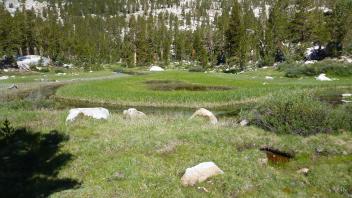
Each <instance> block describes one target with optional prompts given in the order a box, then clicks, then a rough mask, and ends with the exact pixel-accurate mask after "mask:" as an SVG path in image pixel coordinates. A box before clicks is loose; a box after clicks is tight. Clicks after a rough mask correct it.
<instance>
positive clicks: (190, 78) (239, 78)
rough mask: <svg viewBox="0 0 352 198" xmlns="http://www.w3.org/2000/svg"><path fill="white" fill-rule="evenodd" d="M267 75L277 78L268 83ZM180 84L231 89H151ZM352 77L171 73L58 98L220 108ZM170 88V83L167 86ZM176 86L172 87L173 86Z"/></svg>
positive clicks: (91, 86) (76, 89)
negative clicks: (153, 85) (158, 84)
mask: <svg viewBox="0 0 352 198" xmlns="http://www.w3.org/2000/svg"><path fill="white" fill-rule="evenodd" d="M266 76H271V77H274V80H267V79H266ZM153 80H154V81H164V82H165V81H171V83H172V81H174V83H175V81H176V83H177V81H179V82H182V83H187V84H189V85H203V86H219V87H221V86H222V87H226V88H229V90H205V91H189V90H187V89H186V88H185V89H180V90H176V91H175V90H167V91H165V90H161V91H160V90H154V89H152V88H150V87H148V82H150V81H153ZM351 82H352V80H351V78H348V77H347V78H346V77H345V78H340V79H339V80H338V81H332V82H319V81H316V80H315V79H314V77H304V78H303V77H302V78H299V79H290V78H285V77H283V74H282V73H281V72H278V71H274V70H272V69H261V70H259V71H253V72H247V73H244V74H238V75H233V74H219V73H190V72H180V71H170V72H165V73H153V74H149V75H138V76H132V77H125V78H119V79H113V80H106V81H100V82H86V83H81V84H73V85H69V86H65V87H62V88H60V89H59V90H58V91H57V94H56V97H57V98H59V99H62V100H64V101H65V100H66V101H76V102H80V101H84V102H85V103H93V104H108V105H110V106H141V107H143V106H153V107H188V108H199V107H206V108H220V109H221V107H226V108H227V107H228V106H233V105H237V104H243V103H247V102H250V101H252V100H258V99H259V98H260V97H264V96H266V95H268V94H271V93H274V92H285V91H286V92H289V91H294V90H302V89H308V88H310V89H311V88H315V89H323V88H331V89H337V88H340V87H350V85H351ZM165 86H167V84H166V85H165ZM171 86H172V84H171Z"/></svg>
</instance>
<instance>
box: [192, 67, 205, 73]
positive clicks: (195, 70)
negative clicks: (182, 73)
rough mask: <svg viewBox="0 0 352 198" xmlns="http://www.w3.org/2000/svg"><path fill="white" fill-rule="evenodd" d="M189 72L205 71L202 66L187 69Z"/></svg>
mask: <svg viewBox="0 0 352 198" xmlns="http://www.w3.org/2000/svg"><path fill="white" fill-rule="evenodd" d="M188 71H189V72H204V71H205V69H204V68H203V67H202V66H193V67H190V68H189V69H188Z"/></svg>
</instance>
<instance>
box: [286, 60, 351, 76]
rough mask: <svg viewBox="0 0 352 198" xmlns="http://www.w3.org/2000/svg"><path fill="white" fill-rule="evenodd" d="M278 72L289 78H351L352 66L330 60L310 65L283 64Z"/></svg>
mask: <svg viewBox="0 0 352 198" xmlns="http://www.w3.org/2000/svg"><path fill="white" fill-rule="evenodd" d="M279 70H280V71H284V72H285V76H286V77H289V78H298V77H301V76H317V75H319V74H322V73H324V74H328V75H332V76H352V64H346V63H341V62H336V61H332V60H325V61H320V62H317V63H314V64H311V65H304V64H288V63H283V64H280V65H279Z"/></svg>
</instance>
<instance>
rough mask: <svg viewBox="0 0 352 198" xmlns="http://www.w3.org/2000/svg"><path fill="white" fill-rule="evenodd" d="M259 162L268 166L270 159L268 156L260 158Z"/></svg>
mask: <svg viewBox="0 0 352 198" xmlns="http://www.w3.org/2000/svg"><path fill="white" fill-rule="evenodd" d="M258 163H259V164H260V165H262V166H266V165H267V164H268V159H267V158H260V159H259V160H258Z"/></svg>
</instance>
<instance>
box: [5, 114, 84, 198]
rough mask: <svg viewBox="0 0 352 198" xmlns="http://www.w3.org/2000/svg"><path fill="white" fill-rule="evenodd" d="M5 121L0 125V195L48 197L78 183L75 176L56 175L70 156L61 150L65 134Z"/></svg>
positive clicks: (76, 185)
mask: <svg viewBox="0 0 352 198" xmlns="http://www.w3.org/2000/svg"><path fill="white" fill-rule="evenodd" d="M6 122H7V121H5V123H6ZM5 123H4V127H3V128H1V129H0V195H1V197H26V198H27V197H48V196H49V195H50V194H52V193H54V192H59V191H62V190H66V189H71V188H77V187H79V186H80V183H79V182H78V181H76V180H74V179H70V178H58V173H59V171H60V168H61V167H62V166H64V165H65V164H66V163H67V162H69V161H70V160H71V159H72V155H71V154H70V153H63V152H60V148H61V146H62V143H63V142H65V141H67V140H68V136H67V135H64V134H62V133H59V132H58V131H51V132H50V133H48V134H43V133H40V132H33V131H30V130H28V129H26V128H19V129H13V128H11V127H10V126H9V124H8V123H7V124H5Z"/></svg>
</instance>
